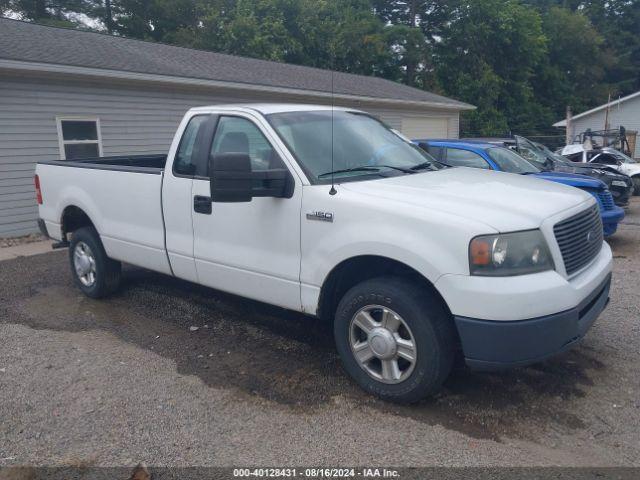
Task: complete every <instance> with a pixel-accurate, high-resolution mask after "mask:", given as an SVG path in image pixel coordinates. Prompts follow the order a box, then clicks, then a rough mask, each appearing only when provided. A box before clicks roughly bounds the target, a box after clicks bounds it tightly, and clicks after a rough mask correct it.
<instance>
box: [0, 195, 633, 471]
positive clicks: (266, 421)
mask: <svg viewBox="0 0 640 480" xmlns="http://www.w3.org/2000/svg"><path fill="white" fill-rule="evenodd" d="M639 200H640V199H638V197H635V199H634V203H633V204H632V206H631V208H630V210H629V211H628V213H627V219H626V221H625V224H624V225H621V226H620V230H619V232H618V233H617V234H616V235H615V236H614V237H613V238H612V239H611V240H610V244H611V245H612V247H613V249H614V252H615V267H614V268H615V275H614V280H613V286H612V291H611V292H612V293H611V295H612V301H611V303H610V305H609V307H608V309H607V310H606V311H605V312H604V313H603V314H602V316H601V317H600V319H599V320H598V321H597V322H596V324H595V326H594V327H593V329H592V330H591V331H590V333H589V334H588V336H587V337H586V338H585V340H584V341H583V343H582V344H581V345H580V346H579V347H578V348H576V349H574V350H573V351H571V352H568V353H567V354H565V355H563V356H561V357H559V358H556V359H554V360H551V361H548V362H546V363H544V364H541V365H536V366H533V367H530V368H524V369H518V370H513V371H509V372H503V373H497V374H477V373H471V372H469V371H468V370H466V369H465V368H464V367H459V368H458V369H456V371H455V372H454V373H453V375H452V376H451V378H450V379H449V380H448V381H447V383H446V385H445V388H444V391H443V392H442V394H440V395H439V396H438V397H437V398H433V399H428V400H425V401H424V402H422V403H420V404H418V405H414V406H404V407H401V406H395V405H390V404H386V403H384V402H381V401H379V400H376V399H374V398H372V397H370V396H368V395H366V394H364V393H362V392H361V391H360V390H359V389H358V388H357V387H356V386H354V385H353V384H352V383H351V382H350V380H349V379H348V378H347V377H346V375H345V374H344V372H343V371H342V369H341V367H340V364H339V361H338V358H337V356H336V352H335V349H334V347H333V341H332V338H331V329H330V327H329V326H328V325H325V324H323V323H321V322H319V321H316V320H314V319H312V318H308V317H304V316H301V315H298V314H294V313H291V312H286V311H283V310H280V309H278V308H274V307H269V306H265V305H263V304H259V303H255V302H251V301H247V300H243V299H240V298H238V297H235V296H232V295H227V294H223V293H220V292H217V291H213V290H209V289H205V288H202V287H199V286H197V285H193V284H190V283H187V282H183V281H179V280H176V279H172V278H169V277H164V276H161V275H159V274H155V273H152V272H148V271H144V270H141V269H136V268H130V267H128V268H127V269H126V274H125V281H124V285H123V288H122V289H121V290H120V292H119V293H118V294H117V295H116V296H114V297H112V298H110V299H108V300H103V301H95V300H90V299H88V298H86V297H84V296H83V295H81V294H80V293H79V291H78V290H77V289H76V288H74V287H73V285H72V281H71V277H70V273H69V268H68V264H67V257H66V252H61V251H59V252H54V253H48V254H44V255H37V256H33V257H28V258H17V259H15V260H8V261H5V262H0V338H1V339H2V340H1V342H2V343H1V345H2V346H1V347H0V420H1V424H0V465H18V464H20V465H57V466H65V465H72V466H73V465H75V466H77V465H82V466H87V465H95V466H124V465H135V464H137V463H138V462H139V461H144V462H146V463H147V464H150V465H157V466H188V465H199V466H234V465H235V466H238V465H240V466H244V465H261V466H267V465H270V466H286V465H289V466H291V465H307V466H310V465H313V466H328V465H334V466H336V465H337V466H339V465H372V464H377V465H393V466H432V465H439V466H450V465H456V466H471V465H474V466H478V465H480V466H501V465H504V466H524V465H557V466H640V376H639V375H638V370H639V369H640V252H639V248H638V245H640V201H639ZM190 327H198V328H197V330H196V329H192V328H190ZM192 330H193V331H192Z"/></svg>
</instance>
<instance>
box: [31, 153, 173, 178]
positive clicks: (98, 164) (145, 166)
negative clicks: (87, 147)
mask: <svg viewBox="0 0 640 480" xmlns="http://www.w3.org/2000/svg"><path fill="white" fill-rule="evenodd" d="M166 162H167V155H166V154H152V155H121V156H112V157H92V158H83V159H78V160H45V161H42V162H38V163H40V164H42V165H57V166H60V167H76V168H93V169H99V170H117V171H123V172H135V173H151V174H160V173H162V171H163V170H164V166H165V164H166Z"/></svg>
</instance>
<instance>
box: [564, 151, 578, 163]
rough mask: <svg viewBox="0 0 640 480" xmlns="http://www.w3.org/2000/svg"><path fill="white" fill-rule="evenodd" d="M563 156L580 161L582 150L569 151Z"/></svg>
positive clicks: (573, 160)
mask: <svg viewBox="0 0 640 480" xmlns="http://www.w3.org/2000/svg"><path fill="white" fill-rule="evenodd" d="M565 157H566V158H567V159H569V160H571V161H572V162H581V161H582V152H578V153H571V154H568V155H565Z"/></svg>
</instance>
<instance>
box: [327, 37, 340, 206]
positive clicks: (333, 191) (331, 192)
mask: <svg viewBox="0 0 640 480" xmlns="http://www.w3.org/2000/svg"><path fill="white" fill-rule="evenodd" d="M332 50H333V49H332ZM334 58H335V52H333V51H332V52H331V189H330V190H329V195H335V194H336V193H338V191H337V190H336V186H335V184H334V183H333V170H334V168H333V108H334V106H335V101H334V98H333V74H334V71H333V66H334Z"/></svg>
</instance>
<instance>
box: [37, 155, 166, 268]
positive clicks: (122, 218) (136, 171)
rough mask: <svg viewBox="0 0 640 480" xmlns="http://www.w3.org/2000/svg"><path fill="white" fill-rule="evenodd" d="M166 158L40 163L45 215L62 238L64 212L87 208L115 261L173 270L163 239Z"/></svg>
mask: <svg viewBox="0 0 640 480" xmlns="http://www.w3.org/2000/svg"><path fill="white" fill-rule="evenodd" d="M166 158H167V156H166V155H165V154H162V155H127V156H115V157H97V158H86V159H80V160H50V161H43V162H38V164H37V166H36V174H37V175H38V176H39V181H40V186H41V192H42V198H43V203H42V205H40V218H42V219H43V220H44V222H45V225H46V228H47V231H48V232H49V234H50V235H52V237H53V238H56V239H61V236H62V232H61V225H62V216H63V215H64V212H65V210H66V209H67V208H69V207H75V208H79V209H80V210H82V211H83V212H84V213H85V214H86V215H87V216H88V217H89V218H90V219H91V221H92V222H93V224H94V226H95V228H96V230H97V231H98V233H99V234H100V237H101V239H102V243H103V244H104V248H105V250H106V252H107V254H108V255H109V256H110V257H111V258H114V259H116V260H121V261H124V262H130V263H135V264H136V265H140V266H143V267H146V268H150V269H152V270H158V271H161V272H163V273H170V272H171V270H170V267H169V264H168V260H167V255H166V251H165V243H164V219H163V214H162V177H163V172H164V167H165V161H166Z"/></svg>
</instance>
